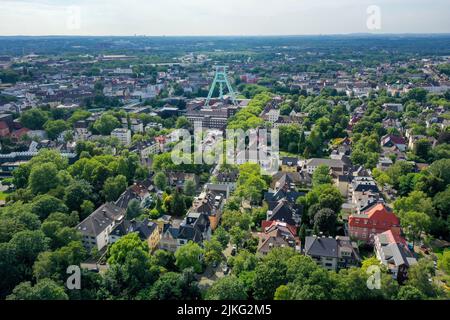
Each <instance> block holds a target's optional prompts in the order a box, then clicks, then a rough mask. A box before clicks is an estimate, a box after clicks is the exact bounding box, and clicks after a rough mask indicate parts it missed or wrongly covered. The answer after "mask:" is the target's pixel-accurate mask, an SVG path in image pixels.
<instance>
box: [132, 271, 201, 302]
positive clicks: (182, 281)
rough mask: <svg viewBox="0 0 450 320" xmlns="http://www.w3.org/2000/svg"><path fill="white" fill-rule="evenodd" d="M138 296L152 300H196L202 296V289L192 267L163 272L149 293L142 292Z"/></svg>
mask: <svg viewBox="0 0 450 320" xmlns="http://www.w3.org/2000/svg"><path fill="white" fill-rule="evenodd" d="M138 298H146V299H152V300H196V299H199V298H200V290H199V288H198V286H197V282H196V281H195V278H194V275H193V271H192V269H190V268H188V269H186V270H183V272H182V273H175V272H167V273H165V274H163V275H162V276H161V277H160V278H159V279H158V280H157V281H156V282H155V284H154V285H153V287H152V288H151V289H149V294H148V295H147V294H146V293H145V292H144V293H141V295H140V297H139V296H138Z"/></svg>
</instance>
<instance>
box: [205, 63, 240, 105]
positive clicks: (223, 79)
mask: <svg viewBox="0 0 450 320" xmlns="http://www.w3.org/2000/svg"><path fill="white" fill-rule="evenodd" d="M215 69H216V73H215V75H214V81H213V83H212V84H211V88H210V89H209V93H208V98H206V102H205V106H206V107H208V106H209V102H210V101H211V97H212V95H213V93H214V89H215V88H216V85H217V84H219V98H220V99H223V89H224V84H225V85H226V87H227V89H228V94H229V95H230V97H231V102H232V103H233V104H234V105H236V104H237V102H236V95H235V93H234V90H233V88H232V87H231V85H230V82H229V81H228V76H227V67H226V66H216V67H215Z"/></svg>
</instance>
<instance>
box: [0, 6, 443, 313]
mask: <svg viewBox="0 0 450 320" xmlns="http://www.w3.org/2000/svg"><path fill="white" fill-rule="evenodd" d="M43 2H44V1H43ZM72 2H73V3H76V2H78V1H72ZM80 2H82V1H80ZM92 2H94V3H95V2H98V3H100V2H102V1H92ZM113 2H114V3H116V2H117V1H113ZM157 2H158V3H159V1H157ZM186 2H188V1H186ZM200 2H202V1H200ZM281 2H283V1H281ZM325 2H327V3H328V1H325ZM349 2H351V1H349ZM380 2H384V1H380ZM11 3H12V1H5V2H0V7H1V6H4V7H5V8H6V7H9V5H10V6H11V7H9V8H12V7H13V6H18V7H19V6H20V7H21V8H22V7H23V8H25V7H24V6H28V4H26V3H27V2H26V1H23V3H21V1H18V3H16V4H11ZM24 3H25V4H24ZM51 3H52V1H48V3H47V4H45V5H46V6H47V5H48V6H51ZM233 3H234V1H233ZM43 5H44V4H43ZM30 6H31V7H32V6H33V5H32V4H31V5H30ZM130 6H132V5H130ZM155 6H156V5H155ZM366 7H367V6H366ZM366 7H365V8H366ZM380 8H381V10H382V9H383V6H380ZM447 9H448V7H447ZM30 10H31V9H30ZM40 10H44V9H42V8H41V9H40ZM49 10H50V9H49ZM70 10H71V11H70V12H71V13H74V12H75V14H76V13H77V12H78V11H77V10H76V8H75V9H74V8H73V7H71V9H70ZM84 10H87V9H86V8H84ZM280 10H281V9H280ZM371 10H372V9H371ZM371 10H367V12H366V10H365V9H364V12H363V13H362V16H363V17H364V19H365V18H367V17H369V18H370V17H371V16H370V15H371V14H372V13H373V14H375V18H377V16H376V15H377V10H376V7H375V9H373V10H374V11H373V10H372V11H371ZM4 12H7V11H4ZM15 12H16V13H17V14H19V13H20V11H15ZM30 12H31V11H30ZM176 12H178V11H176ZM205 12H207V10H206V9H205ZM381 12H383V11H381ZM4 14H5V13H0V18H1V17H2V15H4ZM11 14H12V13H11ZM226 14H231V13H226ZM446 14H447V16H448V10H447V12H446ZM81 17H82V16H81ZM381 17H383V16H382V15H381ZM447 18H450V17H447ZM161 19H165V18H161ZM9 20H11V19H9ZM9 20H8V21H9ZM4 21H6V20H4ZM80 21H81V26H83V20H82V19H81V20H80ZM161 21H165V20H161ZM448 21H450V19H448V20H447V24H445V23H444V24H442V25H440V24H439V21H437V22H436V25H435V26H433V28H434V27H436V28H441V27H442V26H443V27H444V29H432V30H431V31H430V32H431V33H428V31H429V29H424V30H426V31H427V33H425V32H424V33H420V32H419V31H420V30H414V32H411V33H400V32H399V33H396V30H397V29H392V30H391V29H389V30H388V32H387V33H381V32H379V33H377V32H370V33H369V31H367V33H360V31H361V30H359V29H358V30H355V33H351V34H331V33H332V32H328V33H330V34H329V35H322V34H320V33H321V32H322V31H321V29H314V30H316V31H317V33H319V34H314V33H316V31H311V34H310V35H298V36H297V35H289V34H290V33H289V32H288V31H286V32H285V34H286V35H272V34H270V32H267V33H266V32H265V31H264V30H265V29H261V30H262V32H261V33H263V35H261V36H253V35H245V32H241V33H239V35H226V33H225V32H223V35H217V36H216V35H210V34H209V33H208V32H206V33H205V34H197V33H196V32H195V31H191V30H190V29H187V30H186V32H188V33H189V32H192V35H190V36H184V32H178V31H176V30H175V29H170V30H175V31H173V32H174V35H171V36H164V33H162V32H159V31H158V32H159V35H161V36H159V35H150V33H146V34H144V32H141V30H136V34H131V35H128V36H125V35H121V34H115V33H116V32H115V29H114V30H113V29H111V30H112V31H111V34H110V35H108V34H105V33H103V32H99V34H95V33H94V32H93V31H90V29H88V31H83V29H82V27H80V28H78V29H77V28H75V29H73V28H72V29H70V28H69V30H70V33H66V32H58V31H54V32H52V30H51V29H44V27H45V28H47V27H48V28H50V27H51V26H50V25H49V26H40V27H39V28H40V29H39V34H34V33H27V32H28V31H27V30H26V29H24V28H25V27H24V26H21V27H17V28H18V29H17V31H14V28H13V27H12V26H11V25H8V28H6V27H5V29H3V28H2V27H3V25H2V22H0V275H1V276H0V300H180V301H182V300H248V301H258V300H449V298H450V250H449V246H450V226H449V223H450V221H449V212H450V33H445V32H450V25H449V24H448ZM8 23H9V24H10V22H8ZM69 23H75V26H76V24H77V18H76V16H75V19H74V20H73V19H72V20H70V21H69ZM89 23H90V22H89ZM167 23H169V22H167ZM371 23H372V24H371ZM5 25H6V24H5ZM371 25H372V26H374V28H375V29H379V28H380V26H378V22H377V21H372V20H370V19H369V20H368V22H367V26H366V23H365V20H364V22H363V26H364V27H369V26H371ZM430 25H432V24H431V22H430ZM71 26H73V25H71ZM89 26H90V25H89ZM381 26H382V25H381ZM128 27H130V26H128ZM197 27H198V26H197ZM445 28H447V29H445ZM2 29H3V30H5V31H4V32H2ZM11 30H12V31H11ZM41 30H42V31H41ZM177 30H178V29H177ZM293 30H296V29H295V28H293ZM381 30H382V29H381ZM399 30H402V29H399ZM263 31H264V32H263ZM72 32H74V33H73V34H72ZM77 32H78V33H77ZM127 32H128V31H127ZM138 32H139V33H138ZM176 32H178V33H176ZM85 33H90V34H91V35H89V34H85ZM167 33H168V34H170V33H171V32H167ZM279 33H280V34H282V33H284V32H281V31H280V32H279ZM293 33H296V32H293ZM343 33H344V32H343ZM176 34H178V35H176ZM243 34H244V35H243ZM199 310H200V309H199ZM205 310H207V309H205ZM230 310H231V309H230ZM230 310H229V311H230ZM210 311H211V310H209V311H207V313H208V314H207V315H205V314H204V315H205V316H206V317H207V316H208V315H209V312H210ZM253 311H254V312H259V314H266V315H268V314H270V312H271V310H270V306H269V305H266V306H265V309H264V308H263V309H258V308H257V306H255V310H253ZM180 312H183V314H194V312H196V310H193V309H192V310H189V307H187V306H186V307H185V309H183V310H181V311H180ZM199 312H200V311H199ZM205 312H206V311H205ZM211 312H213V311H211ZM247 312H248V310H247ZM180 314H181V313H180Z"/></svg>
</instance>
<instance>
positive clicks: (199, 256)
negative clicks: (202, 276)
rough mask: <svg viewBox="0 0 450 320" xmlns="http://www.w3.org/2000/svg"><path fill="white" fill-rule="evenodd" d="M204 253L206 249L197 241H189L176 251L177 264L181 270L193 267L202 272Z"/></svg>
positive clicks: (197, 271)
mask: <svg viewBox="0 0 450 320" xmlns="http://www.w3.org/2000/svg"><path fill="white" fill-rule="evenodd" d="M203 254H204V250H203V249H202V248H201V247H200V246H199V245H198V244H197V243H195V242H192V241H189V242H188V243H187V244H185V245H183V246H181V247H179V248H178V249H177V251H176V252H175V265H176V266H177V267H178V269H179V270H183V269H186V268H189V267H192V268H194V271H195V272H196V273H200V272H202V270H203V265H202V260H203Z"/></svg>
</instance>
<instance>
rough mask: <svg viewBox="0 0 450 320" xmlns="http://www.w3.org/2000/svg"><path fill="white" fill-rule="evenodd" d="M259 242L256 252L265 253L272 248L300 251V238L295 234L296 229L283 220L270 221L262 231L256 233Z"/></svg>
mask: <svg viewBox="0 0 450 320" xmlns="http://www.w3.org/2000/svg"><path fill="white" fill-rule="evenodd" d="M258 238H259V244H258V249H257V250H256V252H257V253H260V254H262V255H266V254H267V253H269V252H270V250H272V249H273V248H288V247H290V248H293V249H295V251H297V252H299V253H300V252H301V245H300V239H299V238H298V236H297V229H296V228H295V227H292V226H290V225H288V224H287V223H285V222H280V221H272V223H271V224H270V225H267V226H266V227H265V228H264V230H263V232H259V233H258Z"/></svg>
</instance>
